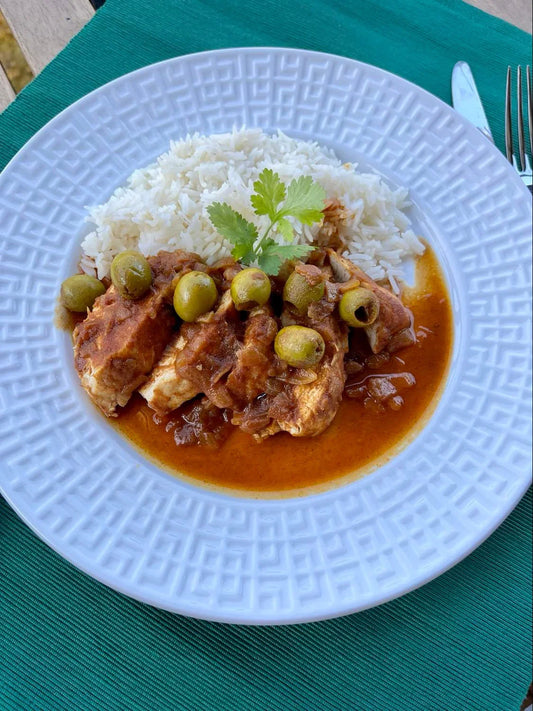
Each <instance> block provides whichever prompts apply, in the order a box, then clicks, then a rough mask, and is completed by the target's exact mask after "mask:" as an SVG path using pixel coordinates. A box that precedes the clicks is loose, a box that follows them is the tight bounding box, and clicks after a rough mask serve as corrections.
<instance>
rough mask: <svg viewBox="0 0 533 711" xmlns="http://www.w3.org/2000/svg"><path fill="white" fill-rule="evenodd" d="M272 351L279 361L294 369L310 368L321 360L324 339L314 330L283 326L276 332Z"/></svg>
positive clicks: (304, 327)
mask: <svg viewBox="0 0 533 711" xmlns="http://www.w3.org/2000/svg"><path fill="white" fill-rule="evenodd" d="M274 350H275V351H276V354H277V355H278V357H279V358H281V360H284V361H285V362H287V363H288V364H289V365H293V366H294V367H295V368H310V367H311V366H313V365H316V364H317V363H319V362H320V361H321V360H322V356H323V355H324V350H325V344H324V339H323V338H322V336H321V335H320V333H319V332H318V331H315V329H314V328H307V327H306V326H285V328H282V329H281V331H279V332H278V335H277V336H276V340H275V341H274Z"/></svg>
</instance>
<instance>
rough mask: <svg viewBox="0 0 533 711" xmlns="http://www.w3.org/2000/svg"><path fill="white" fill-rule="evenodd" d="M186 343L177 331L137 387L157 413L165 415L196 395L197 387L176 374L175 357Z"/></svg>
mask: <svg viewBox="0 0 533 711" xmlns="http://www.w3.org/2000/svg"><path fill="white" fill-rule="evenodd" d="M186 345H187V341H186V339H185V338H184V337H183V336H182V335H181V333H177V334H176V335H175V336H174V337H173V339H172V340H171V341H170V343H169V344H168V345H167V347H166V348H165V350H164V351H163V355H162V357H161V360H160V361H159V362H158V363H157V365H156V366H155V368H154V369H153V370H152V372H151V374H150V377H149V378H148V380H147V381H146V383H145V384H144V385H143V386H142V387H141V388H139V393H140V394H141V395H142V396H143V398H144V399H145V400H146V402H147V404H148V406H149V407H151V408H152V410H155V412H157V413H158V414H159V415H167V414H168V413H169V412H172V410H176V409H177V408H178V407H180V406H181V405H183V403H184V402H187V400H191V399H192V398H193V397H195V396H196V395H198V391H197V389H196V388H195V386H194V385H193V384H192V383H191V382H190V381H189V380H186V379H185V378H178V377H177V376H176V358H177V357H178V354H179V353H180V351H182V350H183V349H184V348H185V346H186Z"/></svg>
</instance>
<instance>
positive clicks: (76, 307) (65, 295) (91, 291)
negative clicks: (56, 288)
mask: <svg viewBox="0 0 533 711" xmlns="http://www.w3.org/2000/svg"><path fill="white" fill-rule="evenodd" d="M102 294H105V286H104V285H103V284H102V282H101V281H98V279H96V277H92V276H89V275H88V274H75V275H74V276H71V277H69V278H68V279H65V281H64V282H63V283H62V284H61V303H62V304H63V306H64V307H65V308H67V309H68V310H69V311H77V312H78V313H85V312H86V311H87V309H92V307H93V304H94V300H95V299H96V297H97V296H101V295H102Z"/></svg>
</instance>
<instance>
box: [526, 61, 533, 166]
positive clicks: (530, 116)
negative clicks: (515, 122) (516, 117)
mask: <svg viewBox="0 0 533 711" xmlns="http://www.w3.org/2000/svg"><path fill="white" fill-rule="evenodd" d="M526 90H527V129H528V133H529V152H530V153H533V107H532V104H533V97H532V96H531V69H530V67H529V64H528V65H527V67H526Z"/></svg>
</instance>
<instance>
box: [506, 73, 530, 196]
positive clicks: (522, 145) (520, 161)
mask: <svg viewBox="0 0 533 711" xmlns="http://www.w3.org/2000/svg"><path fill="white" fill-rule="evenodd" d="M526 92H527V96H526V98H527V129H528V134H529V152H528V151H527V147H526V138H525V134H524V117H523V110H522V67H518V68H517V70H516V122H517V134H518V158H517V157H516V155H515V154H514V152H513V120H512V111H511V93H512V91H511V67H507V85H506V87H505V152H506V154H507V160H508V161H509V162H510V163H512V164H513V165H514V167H515V168H516V170H517V171H518V174H519V175H520V177H521V178H522V180H523V181H524V183H525V184H526V185H527V186H528V188H529V189H530V190H532V191H533V188H532V184H533V177H532V170H531V158H530V156H531V152H532V146H533V143H532V139H533V118H532V104H533V97H532V94H531V70H530V68H529V66H527V67H526Z"/></svg>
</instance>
